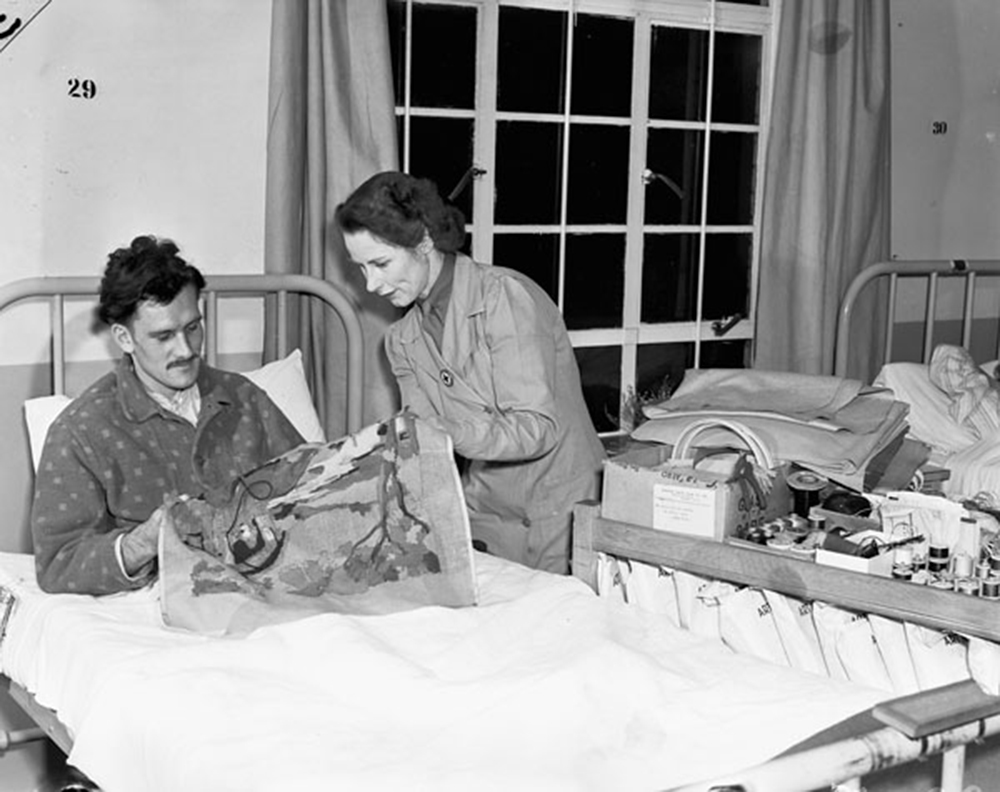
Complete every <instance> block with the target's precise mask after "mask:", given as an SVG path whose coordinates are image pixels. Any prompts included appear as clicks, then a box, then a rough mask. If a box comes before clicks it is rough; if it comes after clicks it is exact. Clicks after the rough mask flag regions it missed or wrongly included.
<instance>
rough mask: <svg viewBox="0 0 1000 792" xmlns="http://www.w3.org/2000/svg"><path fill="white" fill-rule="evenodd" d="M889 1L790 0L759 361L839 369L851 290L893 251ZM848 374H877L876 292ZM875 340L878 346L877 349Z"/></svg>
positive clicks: (771, 145) (767, 192)
mask: <svg viewBox="0 0 1000 792" xmlns="http://www.w3.org/2000/svg"><path fill="white" fill-rule="evenodd" d="M888 14H889V11H888V2H887V0H784V2H782V3H781V7H780V18H779V22H778V35H777V50H776V63H775V78H774V90H773V94H772V103H771V106H772V111H771V118H770V131H769V140H768V146H767V154H766V160H765V183H764V199H763V205H762V233H761V251H760V270H759V271H760V279H759V292H758V294H759V296H758V302H757V312H756V315H757V328H756V337H757V340H756V343H755V350H754V366H755V367H756V368H761V369H771V370H777V371H795V372H799V373H806V374H829V373H831V372H832V371H833V362H834V339H835V333H836V322H837V315H838V305H839V301H840V298H841V296H842V295H843V293H844V291H845V290H846V289H847V286H848V285H849V284H850V281H851V278H852V277H854V275H855V274H857V273H858V272H859V271H860V270H861V269H862V268H863V267H865V266H866V265H869V264H873V263H875V262H878V261H883V260H885V259H886V258H887V257H888V254H889V230H888V224H889V207H888V193H889V23H888ZM868 291H869V292H872V293H871V294H867V295H866V296H865V297H864V298H863V302H862V303H860V304H859V305H858V310H857V311H856V313H855V320H856V321H855V325H854V327H853V328H852V339H853V342H852V345H854V344H857V343H858V341H859V340H860V341H861V345H860V346H857V347H856V348H855V349H853V350H852V352H851V356H850V357H851V358H852V366H851V370H850V371H849V372H848V373H849V375H850V376H856V377H858V378H861V379H864V380H866V381H870V380H871V377H872V376H874V374H875V373H876V372H877V370H878V366H879V365H880V361H879V359H878V355H879V352H878V351H876V350H881V339H882V338H884V336H883V335H882V333H883V332H884V331H883V330H882V329H881V328H880V327H879V323H878V317H879V316H880V315H881V316H884V312H883V311H882V308H881V305H882V300H881V299H880V296H879V295H877V294H876V293H875V291H876V290H872V289H869V290H868ZM869 344H871V348H869V346H868V345H869Z"/></svg>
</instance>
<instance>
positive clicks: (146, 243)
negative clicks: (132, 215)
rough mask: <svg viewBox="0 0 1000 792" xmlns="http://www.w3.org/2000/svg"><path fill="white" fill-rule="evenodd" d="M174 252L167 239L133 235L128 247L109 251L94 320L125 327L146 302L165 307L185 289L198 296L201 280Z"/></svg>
mask: <svg viewBox="0 0 1000 792" xmlns="http://www.w3.org/2000/svg"><path fill="white" fill-rule="evenodd" d="M178 252H179V251H178V248H177V245H175V244H174V243H173V242H171V241H170V240H169V239H158V238H157V237H154V236H137V237H136V238H135V239H133V240H132V243H131V244H130V245H129V246H128V247H122V248H118V249H117V250H114V251H112V252H111V253H110V254H109V255H108V264H107V266H106V267H105V268H104V277H103V278H101V290H100V299H99V302H98V305H97V318H98V319H100V320H101V321H102V322H104V323H105V324H107V325H113V324H125V323H127V322H128V321H129V320H130V319H131V318H132V316H133V315H134V314H135V312H136V309H137V308H138V307H139V304H140V303H143V302H145V301H146V300H152V301H153V302H155V303H160V304H161V305H167V304H169V303H171V302H173V301H174V299H175V298H176V297H177V295H178V294H180V293H181V292H182V291H183V290H184V289H185V288H186V287H187V286H194V287H195V290H196V291H197V292H198V294H201V290H202V289H204V288H205V278H204V277H202V274H201V273H200V272H199V271H198V269H197V268H196V267H194V266H192V265H191V264H188V263H187V262H186V261H185V260H184V259H182V258H181V257H180V256H179V255H178Z"/></svg>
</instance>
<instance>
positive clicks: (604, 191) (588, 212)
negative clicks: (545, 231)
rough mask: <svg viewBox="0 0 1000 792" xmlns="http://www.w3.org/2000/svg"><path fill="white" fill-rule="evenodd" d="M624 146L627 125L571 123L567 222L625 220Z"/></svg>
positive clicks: (627, 138) (626, 171)
mask: <svg viewBox="0 0 1000 792" xmlns="http://www.w3.org/2000/svg"><path fill="white" fill-rule="evenodd" d="M628 147H629V130H628V128H627V127H613V126H603V125H602V126H596V125H586V124H574V125H573V126H572V127H571V128H570V138H569V182H568V184H569V187H568V193H569V195H568V205H567V207H566V217H567V220H568V222H570V223H621V224H623V223H624V222H625V219H626V217H625V215H626V210H627V207H628V155H629V151H628Z"/></svg>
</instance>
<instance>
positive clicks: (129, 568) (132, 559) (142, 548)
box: [121, 500, 173, 576]
mask: <svg viewBox="0 0 1000 792" xmlns="http://www.w3.org/2000/svg"><path fill="white" fill-rule="evenodd" d="M172 504H173V501H172V500H171V501H169V502H168V501H165V502H164V504H163V505H162V506H160V507H159V508H158V509H157V510H156V511H155V512H153V513H152V514H151V515H150V516H149V519H148V520H146V522H144V523H139V525H137V526H135V528H133V529H132V530H131V531H129V532H128V533H127V534H125V535H124V536H123V537H122V543H121V550H122V563H123V564H124V565H125V572H126V574H128V575H129V576H134V575H136V574H137V573H138V572H139V570H140V569H142V568H143V567H144V566H146V564H148V563H150V562H151V561H152V560H153V559H154V558H156V554H157V552H158V549H159V543H160V529H161V528H163V527H165V526H166V522H167V510H168V509H169V508H170V506H171V505H172Z"/></svg>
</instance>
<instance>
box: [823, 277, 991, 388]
mask: <svg viewBox="0 0 1000 792" xmlns="http://www.w3.org/2000/svg"><path fill="white" fill-rule="evenodd" d="M977 275H1000V261H966V260H964V259H955V260H952V261H882V262H879V263H877V264H872V265H870V266H868V267H865V268H864V269H863V270H861V272H859V273H858V274H857V275H856V276H855V278H854V280H852V281H851V283H850V285H849V286H848V288H847V291H846V292H845V293H844V297H843V300H842V301H841V304H840V306H841V307H840V313H839V314H838V316H837V336H836V342H835V343H836V347H835V362H834V374H836V375H837V376H840V377H844V376H847V362H848V357H849V354H850V334H851V319H852V315H853V313H854V308H855V303H856V302H857V300H858V297H859V296H860V294H861V293H862V292H863V291H864V289H865V288H866V287H867V286H868V285H869V284H871V283H872V282H874V281H877V280H879V279H881V278H886V279H887V280H888V284H889V294H888V317H887V319H886V321H887V324H886V333H885V347H884V349H883V360H884V361H885V362H889V361H890V360H891V359H892V349H893V327H894V325H895V317H896V302H897V296H898V295H897V288H898V284H899V279H900V278H924V279H926V281H927V293H926V301H925V308H924V327H923V362H924V363H927V362H929V360H930V357H931V353H932V352H933V351H934V326H935V321H936V313H937V303H938V281H939V279H940V278H942V277H946V278H964V279H965V300H964V307H963V312H962V339H961V343H962V345H963V346H964V347H966V348H968V347H969V345H970V341H971V338H972V320H973V307H974V306H973V300H974V296H975V289H976V276H977Z"/></svg>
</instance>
